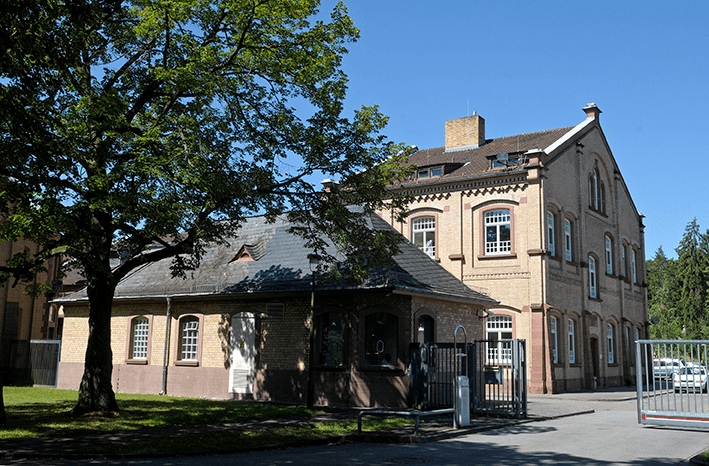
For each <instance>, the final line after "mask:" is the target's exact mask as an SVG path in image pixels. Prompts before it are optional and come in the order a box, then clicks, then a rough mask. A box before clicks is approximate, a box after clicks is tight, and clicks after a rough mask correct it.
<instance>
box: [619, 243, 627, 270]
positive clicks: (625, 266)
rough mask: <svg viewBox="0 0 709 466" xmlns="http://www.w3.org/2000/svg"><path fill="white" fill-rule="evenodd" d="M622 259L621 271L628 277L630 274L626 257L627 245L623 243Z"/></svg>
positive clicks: (621, 249)
mask: <svg viewBox="0 0 709 466" xmlns="http://www.w3.org/2000/svg"><path fill="white" fill-rule="evenodd" d="M620 259H621V260H620V267H621V270H620V273H621V275H623V276H624V277H627V276H628V265H627V264H626V263H625V261H626V259H625V245H623V246H622V247H621V248H620Z"/></svg>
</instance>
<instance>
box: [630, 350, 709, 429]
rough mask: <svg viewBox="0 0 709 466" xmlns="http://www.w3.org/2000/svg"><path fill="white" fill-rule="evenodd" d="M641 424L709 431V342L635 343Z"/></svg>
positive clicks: (639, 419) (639, 420)
mask: <svg viewBox="0 0 709 466" xmlns="http://www.w3.org/2000/svg"><path fill="white" fill-rule="evenodd" d="M635 351H636V358H635V363H636V371H635V373H636V374H637V381H636V382H637V390H638V397H637V398H638V422H639V423H640V424H652V425H671V426H691V427H705V428H709V391H708V390H707V388H708V387H707V384H709V382H708V381H707V378H708V377H709V369H708V363H709V340H683V341H677V340H638V341H637V342H636V350H635Z"/></svg>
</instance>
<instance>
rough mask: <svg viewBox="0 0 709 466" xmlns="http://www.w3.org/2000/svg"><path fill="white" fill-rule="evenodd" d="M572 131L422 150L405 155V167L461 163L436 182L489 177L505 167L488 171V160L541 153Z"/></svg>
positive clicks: (571, 128)
mask: <svg viewBox="0 0 709 466" xmlns="http://www.w3.org/2000/svg"><path fill="white" fill-rule="evenodd" d="M573 129H574V127H573V126H568V127H565V128H557V129H550V130H547V131H539V132H536V133H526V134H517V135H514V136H506V137H501V138H496V139H487V140H486V141H485V144H481V145H480V146H479V147H474V148H462V149H448V150H446V149H445V147H436V148H433V149H422V150H419V151H417V152H414V153H413V154H411V155H410V156H409V160H408V164H409V165H417V166H418V167H427V166H436V165H445V164H463V166H461V167H460V168H458V169H457V170H454V171H452V172H450V173H447V174H445V175H443V176H441V177H438V178H435V182H436V183H439V182H443V181H447V180H451V181H452V180H457V179H460V178H468V177H474V176H476V175H485V174H493V173H495V172H502V171H505V168H490V160H489V159H490V158H492V157H494V156H496V155H497V154H501V153H519V152H527V151H530V150H535V149H540V150H544V149H546V148H547V147H550V146H552V145H553V144H554V143H555V142H557V141H558V140H560V139H562V138H563V137H564V136H565V135H566V134H567V133H569V132H570V131H571V130H573ZM431 182H434V179H430V178H424V179H419V180H411V181H409V182H406V183H404V185H405V186H410V185H412V184H429V183H431Z"/></svg>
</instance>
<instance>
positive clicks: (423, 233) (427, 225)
mask: <svg viewBox="0 0 709 466" xmlns="http://www.w3.org/2000/svg"><path fill="white" fill-rule="evenodd" d="M411 237H412V239H413V243H414V244H415V245H416V246H417V247H418V248H419V249H421V250H422V251H423V252H425V253H426V254H428V255H429V256H431V257H436V218H435V217H418V218H415V219H414V220H413V221H412V222H411Z"/></svg>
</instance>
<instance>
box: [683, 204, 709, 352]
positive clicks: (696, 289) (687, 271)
mask: <svg viewBox="0 0 709 466" xmlns="http://www.w3.org/2000/svg"><path fill="white" fill-rule="evenodd" d="M676 251H677V262H676V265H677V267H676V274H675V276H676V280H677V285H676V290H677V303H676V305H677V317H678V318H679V320H680V321H681V324H682V326H683V328H682V335H681V337H682V338H683V339H705V338H709V334H707V333H706V329H707V325H708V324H709V322H708V318H709V314H708V313H707V298H708V295H709V294H708V293H707V282H708V280H709V237H708V235H707V234H701V232H700V230H699V225H698V224H697V219H696V218H695V219H694V220H692V221H691V222H689V224H687V227H686V229H685V233H684V236H683V237H682V240H681V241H680V244H679V246H678V247H677V249H676Z"/></svg>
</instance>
